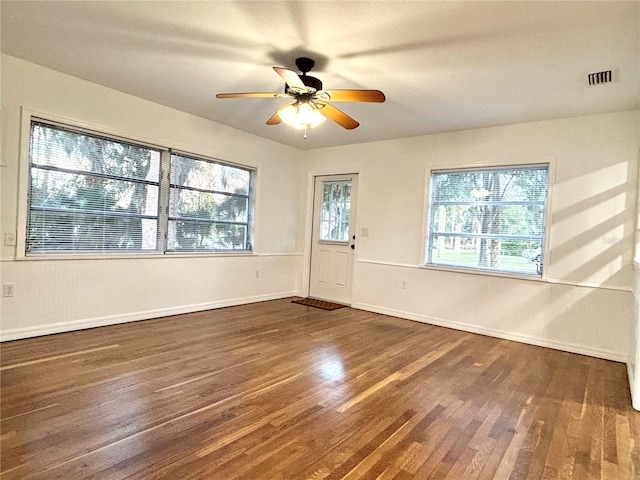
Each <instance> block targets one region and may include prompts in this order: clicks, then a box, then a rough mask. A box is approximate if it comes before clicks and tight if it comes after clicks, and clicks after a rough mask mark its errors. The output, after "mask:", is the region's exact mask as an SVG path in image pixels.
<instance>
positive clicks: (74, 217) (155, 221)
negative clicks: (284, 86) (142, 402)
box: [25, 119, 253, 255]
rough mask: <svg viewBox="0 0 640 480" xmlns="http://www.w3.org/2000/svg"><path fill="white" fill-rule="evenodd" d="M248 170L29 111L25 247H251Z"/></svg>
mask: <svg viewBox="0 0 640 480" xmlns="http://www.w3.org/2000/svg"><path fill="white" fill-rule="evenodd" d="M163 171H164V172H170V174H169V175H166V174H165V175H164V176H163V175H162V174H161V172H163ZM252 175H253V171H252V170H250V169H247V168H241V167H236V166H233V165H227V164H224V163H221V162H216V161H210V160H204V159H196V158H188V157H185V156H182V155H175V154H171V153H170V151H169V149H168V148H161V147H158V148H156V147H149V146H146V145H143V144H136V143H135V142H129V141H123V140H122V139H116V138H111V137H109V136H106V135H101V134H99V133H96V132H88V131H85V130H82V129H75V128H73V127H67V126H64V125H59V124H54V123H48V122H46V121H43V120H36V119H34V120H32V122H31V133H30V152H29V195H28V214H27V231H26V242H25V244H26V247H25V248H26V253H27V254H31V255H34V254H47V253H51V254H55V253H90V254H101V253H104V254H109V253H136V252H138V253H145V252H147V253H148V252H155V253H163V252H165V251H227V250H251V243H250V236H251V222H250V209H251V206H252V191H251V181H252Z"/></svg>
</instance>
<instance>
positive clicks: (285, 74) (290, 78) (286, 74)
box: [273, 67, 307, 92]
mask: <svg viewBox="0 0 640 480" xmlns="http://www.w3.org/2000/svg"><path fill="white" fill-rule="evenodd" d="M273 69H274V70H275V71H276V73H277V74H278V75H280V76H281V77H282V78H283V80H284V81H285V83H286V84H287V85H289V87H291V88H293V89H295V90H300V91H302V92H306V91H307V86H306V85H305V84H304V82H303V81H302V79H301V78H300V76H299V75H298V74H297V73H296V72H294V71H293V70H289V69H288V68H284V67H273Z"/></svg>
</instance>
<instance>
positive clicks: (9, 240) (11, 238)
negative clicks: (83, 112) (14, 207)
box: [4, 232, 16, 247]
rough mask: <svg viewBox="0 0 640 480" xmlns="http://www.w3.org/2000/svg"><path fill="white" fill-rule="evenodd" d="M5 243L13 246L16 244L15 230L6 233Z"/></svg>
mask: <svg viewBox="0 0 640 480" xmlns="http://www.w3.org/2000/svg"><path fill="white" fill-rule="evenodd" d="M4 244H5V245H6V246H7V247H13V246H15V244H16V234H15V233H13V232H5V233H4Z"/></svg>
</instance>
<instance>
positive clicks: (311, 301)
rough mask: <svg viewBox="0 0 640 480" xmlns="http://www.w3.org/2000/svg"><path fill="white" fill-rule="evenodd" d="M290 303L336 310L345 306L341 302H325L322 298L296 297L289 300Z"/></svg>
mask: <svg viewBox="0 0 640 480" xmlns="http://www.w3.org/2000/svg"><path fill="white" fill-rule="evenodd" d="M291 303H299V304H300V305H306V306H307V307H315V308H321V309H323V310H337V309H338V308H344V307H346V305H343V304H341V303H333V302H325V301H324V300H316V299H315V298H296V299H295V300H291Z"/></svg>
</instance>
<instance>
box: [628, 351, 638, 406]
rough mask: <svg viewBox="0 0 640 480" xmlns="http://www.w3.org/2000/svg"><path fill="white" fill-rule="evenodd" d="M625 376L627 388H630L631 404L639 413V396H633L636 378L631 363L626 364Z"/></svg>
mask: <svg viewBox="0 0 640 480" xmlns="http://www.w3.org/2000/svg"><path fill="white" fill-rule="evenodd" d="M627 374H628V375H629V387H630V388H631V404H632V405H633V408H634V409H635V410H638V411H640V395H635V393H636V378H635V372H634V371H633V365H632V364H631V362H629V363H627Z"/></svg>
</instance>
